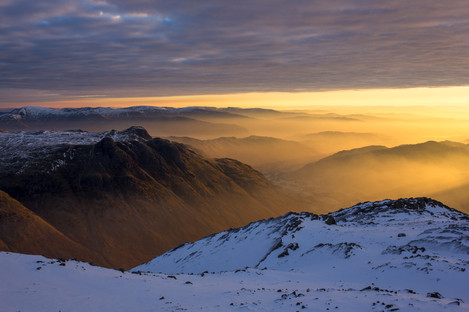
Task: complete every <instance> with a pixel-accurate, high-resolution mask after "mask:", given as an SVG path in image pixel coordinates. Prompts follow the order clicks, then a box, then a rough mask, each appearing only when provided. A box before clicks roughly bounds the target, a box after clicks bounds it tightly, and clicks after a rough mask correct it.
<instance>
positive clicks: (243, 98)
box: [14, 86, 469, 108]
mask: <svg viewBox="0 0 469 312" xmlns="http://www.w3.org/2000/svg"><path fill="white" fill-rule="evenodd" d="M139 105H148V106H170V107H185V106H213V107H228V106H234V107H262V108H301V107H308V106H309V107H311V106H469V87H468V86H463V87H439V88H408V89H364V90H338V91H323V92H255V93H235V94H210V95H183V96H165V97H121V98H114V97H92V96H90V97H86V96H81V97H73V98H72V99H70V97H69V99H66V100H63V99H57V100H53V101H40V102H28V103H15V104H14V106H16V107H18V106H46V107H56V108H58V107H85V106H92V107H94V106H109V107H128V106H139Z"/></svg>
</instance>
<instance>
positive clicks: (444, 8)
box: [0, 0, 469, 100]
mask: <svg viewBox="0 0 469 312" xmlns="http://www.w3.org/2000/svg"><path fill="white" fill-rule="evenodd" d="M468 34H469V6H467V1H465V0H452V1H449V2H448V1H427V0H415V1H401V0H390V1H376V0H347V1H345V0H344V1H341V0H337V1H327V2H326V1H319V0H318V1H303V0H297V1H280V0H268V1H267V0H257V1H247V0H239V1H219V0H217V1H215V0H203V1H182V0H174V1H158V0H156V1H155V0H137V1H130V0H129V1H126V0H107V1H106V0H74V1H64V0H49V1H29V0H15V1H12V0H0V51H1V52H0V94H2V93H3V94H4V98H5V97H6V98H8V99H9V100H14V99H17V98H21V92H15V91H14V90H18V89H24V90H38V92H39V91H40V92H42V93H41V94H44V93H48V92H49V91H52V92H49V93H54V92H56V93H58V94H62V95H88V94H92V95H93V94H97V95H106V96H165V95H180V94H207V93H214V94H216V93H233V92H252V91H256V92H262V91H305V90H307V91H315V90H332V89H357V88H359V89H362V88H400V87H419V86H457V85H469V78H468V77H469V76H468V75H467V72H468V70H469V54H468V53H467V51H468V49H469V35H468ZM12 90H13V91H12ZM46 91H47V92H46ZM28 92H30V91H27V92H26V91H25V93H28ZM33 93H34V92H33Z"/></svg>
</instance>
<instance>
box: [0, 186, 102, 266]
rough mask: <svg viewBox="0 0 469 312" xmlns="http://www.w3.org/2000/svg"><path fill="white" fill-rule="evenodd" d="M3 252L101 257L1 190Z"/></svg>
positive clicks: (0, 211)
mask: <svg viewBox="0 0 469 312" xmlns="http://www.w3.org/2000/svg"><path fill="white" fill-rule="evenodd" d="M0 250H4V251H13V252H22V253H31V254H37V253H40V254H42V255H44V256H46V257H51V258H57V257H65V258H73V257H77V258H79V259H87V258H96V259H100V258H101V257H100V256H99V255H98V254H96V253H94V252H92V251H91V250H89V249H87V248H85V247H83V246H82V245H80V244H78V243H76V242H74V241H72V240H71V239H70V238H68V237H66V236H65V235H64V234H63V233H60V232H59V231H58V230H57V229H55V228H54V227H53V226H51V225H50V224H48V223H47V222H46V221H44V220H43V219H42V218H40V217H39V216H37V215H36V214H35V213H34V212H32V211H31V210H29V209H28V208H26V207H24V206H23V205H22V204H21V203H19V202H18V201H16V200H15V199H13V198H11V197H10V196H8V194H6V193H5V192H2V191H0Z"/></svg>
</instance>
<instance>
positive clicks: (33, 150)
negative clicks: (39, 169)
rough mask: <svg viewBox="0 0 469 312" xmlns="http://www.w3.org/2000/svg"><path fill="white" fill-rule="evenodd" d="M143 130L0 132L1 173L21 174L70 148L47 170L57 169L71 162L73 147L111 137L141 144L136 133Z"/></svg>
mask: <svg viewBox="0 0 469 312" xmlns="http://www.w3.org/2000/svg"><path fill="white" fill-rule="evenodd" d="M141 129H143V128H142V127H137V126H134V127H131V128H129V129H126V130H123V131H117V130H111V131H105V132H96V133H92V132H86V131H81V130H69V131H49V130H40V131H20V132H1V133H0V170H2V171H3V172H4V173H5V172H7V171H10V170H13V171H16V172H22V170H25V169H26V168H28V167H30V166H34V163H35V160H36V159H41V158H47V156H48V155H51V154H53V153H55V152H56V151H58V150H62V149H64V147H66V146H68V147H70V148H69V149H68V150H67V151H66V152H65V153H63V158H62V159H55V160H54V163H52V164H51V166H50V168H47V170H51V171H53V170H56V169H57V168H58V167H60V166H61V165H64V164H65V163H66V162H67V161H68V160H71V159H73V155H71V154H73V149H72V148H71V147H73V146H76V145H91V144H95V143H97V142H99V141H101V140H102V139H103V138H106V137H110V138H112V139H113V140H114V141H115V142H127V141H132V140H138V141H142V140H145V139H144V138H142V137H140V136H139V135H138V134H136V132H135V130H141Z"/></svg>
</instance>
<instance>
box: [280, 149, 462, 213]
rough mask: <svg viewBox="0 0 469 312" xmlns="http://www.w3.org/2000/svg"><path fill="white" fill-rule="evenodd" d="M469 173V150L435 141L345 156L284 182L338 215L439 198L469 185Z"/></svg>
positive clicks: (329, 159) (350, 152)
mask: <svg viewBox="0 0 469 312" xmlns="http://www.w3.org/2000/svg"><path fill="white" fill-rule="evenodd" d="M468 170H469V145H466V144H462V143H455V142H450V141H443V142H435V141H429V142H425V143H420V144H412V145H399V146H396V147H392V148H387V147H385V146H367V147H363V148H358V149H353V150H347V151H341V152H338V153H336V154H334V155H331V156H329V157H326V158H323V159H321V160H319V161H316V162H313V163H310V164H307V165H305V166H304V167H303V168H301V169H299V170H297V171H295V172H291V173H288V174H285V175H283V176H281V177H280V178H279V181H280V182H283V183H284V185H290V186H292V185H293V186H294V187H295V188H297V189H300V190H301V191H302V192H305V193H308V194H311V197H312V200H313V201H315V204H314V205H315V207H328V208H329V209H331V210H329V211H332V210H334V209H338V208H340V207H343V206H346V205H350V204H353V203H354V202H359V201H365V200H378V199H380V198H386V197H387V198H390V197H406V196H413V195H415V194H418V195H422V196H430V195H433V194H438V193H439V192H441V191H443V190H446V189H450V188H457V187H459V186H462V185H464V184H467V183H469V175H467V172H468ZM437 199H439V197H437ZM444 199H445V200H446V202H447V203H448V204H450V205H452V206H454V207H456V208H458V209H464V207H467V205H463V204H462V203H461V202H460V201H458V200H457V198H456V197H454V200H453V199H452V198H448V197H446V198H444ZM464 211H465V212H467V210H464Z"/></svg>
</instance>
